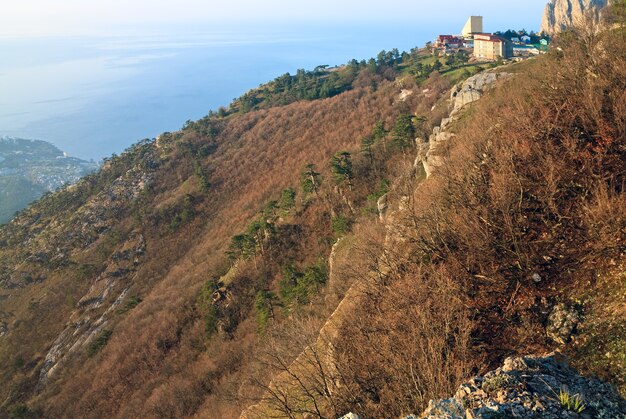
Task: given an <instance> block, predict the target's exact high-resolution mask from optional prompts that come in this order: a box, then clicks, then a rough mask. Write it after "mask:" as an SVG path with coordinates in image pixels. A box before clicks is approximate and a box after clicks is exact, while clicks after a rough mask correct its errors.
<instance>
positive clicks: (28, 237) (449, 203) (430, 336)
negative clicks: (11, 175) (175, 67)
mask: <svg viewBox="0 0 626 419" xmlns="http://www.w3.org/2000/svg"><path fill="white" fill-rule="evenodd" d="M617 35H618V34H613V33H611V32H606V33H600V34H598V35H595V34H594V36H593V37H592V38H590V39H587V38H584V36H587V35H585V34H581V35H580V37H568V38H567V39H564V40H558V39H557V40H555V45H556V46H558V47H559V48H555V49H554V50H552V51H551V52H550V53H549V54H547V55H545V56H542V57H539V58H537V59H535V60H530V61H527V62H523V63H518V64H511V65H507V66H506V67H504V68H499V69H495V70H494V71H493V72H482V74H480V75H477V76H474V78H472V79H471V80H469V81H468V83H467V84H466V85H461V86H456V87H454V88H453V84H454V83H455V82H457V81H462V79H464V78H467V77H469V76H471V75H472V74H471V72H475V71H479V72H481V70H483V68H482V67H479V66H478V65H475V64H472V65H466V64H464V63H460V64H458V63H457V64H458V65H459V66H460V67H457V68H449V67H448V66H447V64H446V66H445V67H443V65H442V69H441V70H442V71H441V73H438V72H433V71H432V65H431V63H432V62H433V58H432V56H431V55H430V54H428V53H427V52H426V51H418V50H414V51H412V53H411V54H399V53H394V52H392V53H389V54H385V53H381V55H379V58H378V59H376V60H372V61H370V62H362V63H359V62H351V63H350V64H348V65H347V66H345V67H342V68H340V69H336V70H334V71H336V72H337V76H334V78H332V79H331V77H330V76H329V75H328V73H326V72H323V74H318V75H309V76H305V75H302V74H300V75H299V76H294V77H293V78H290V77H287V79H288V80H287V81H285V80H283V81H281V82H279V83H275V84H272V83H270V84H269V85H267V86H265V87H263V88H262V89H259V90H256V91H255V92H254V93H251V94H249V95H246V96H245V98H246V100H245V101H244V100H243V99H242V100H240V101H235V102H234V104H233V106H231V107H230V108H229V109H223V110H222V111H220V112H218V113H211V114H210V115H209V116H207V117H206V118H203V119H201V120H200V121H196V122H189V123H187V124H186V125H185V127H184V128H183V129H182V130H181V131H178V132H174V133H164V134H163V135H161V136H160V137H159V138H158V139H155V140H146V141H143V142H141V143H138V144H136V145H135V146H133V147H131V148H129V149H128V150H127V151H126V152H125V153H123V154H122V155H120V156H117V157H114V158H112V159H110V160H108V161H107V162H106V163H105V164H104V166H103V168H102V169H101V170H100V171H99V172H98V173H96V174H93V175H91V176H88V177H86V178H85V179H83V180H82V181H80V182H79V183H78V184H77V185H76V186H73V187H70V188H66V189H64V190H62V191H60V192H57V193H55V194H51V195H49V196H46V197H44V198H43V199H42V200H40V201H39V202H37V203H36V204H34V205H32V206H30V207H29V208H28V209H26V210H25V211H23V212H22V213H21V214H20V215H19V216H18V217H16V219H14V220H13V221H12V222H11V223H9V224H8V225H6V226H3V227H2V228H0V381H1V382H3V383H7V385H3V386H2V387H0V403H1V409H2V410H0V416H11V415H12V416H15V417H46V418H56V417H85V418H91V417H93V418H96V417H105V416H111V417H155V418H156V417H216V418H217V417H220V418H221V417H237V416H238V415H240V414H241V413H242V412H244V411H245V412H246V413H245V414H246V415H249V416H248V417H254V415H255V414H258V415H259V416H260V417H267V411H266V410H265V408H266V407H267V406H268V404H269V408H270V409H271V410H272V413H276V414H277V416H278V417H301V416H304V415H313V417H336V416H339V415H341V414H344V413H346V412H348V411H353V412H356V413H358V414H360V415H362V416H363V417H393V416H399V415H406V414H410V413H412V412H417V411H421V410H422V409H423V408H424V407H425V405H426V403H427V401H428V399H430V398H441V397H445V396H448V393H449V392H450V391H453V389H455V388H456V387H457V386H458V385H459V384H460V383H461V382H463V381H466V379H467V378H468V376H469V375H471V374H473V373H480V372H484V371H487V370H489V369H492V368H493V367H495V366H496V365H499V364H500V363H501V361H502V360H503V359H505V358H506V357H508V356H511V355H516V354H524V355H525V354H527V353H529V352H530V353H538V352H542V351H546V350H552V349H555V348H557V347H558V348H561V349H563V350H564V351H566V352H567V353H568V354H569V355H571V356H572V359H573V362H574V363H575V365H576V366H577V367H579V368H581V364H582V366H583V367H584V369H585V372H589V373H593V374H600V375H602V376H603V377H605V378H606V379H607V380H610V381H611V382H612V383H614V384H616V385H618V386H620V390H621V391H622V392H623V391H624V374H623V371H624V370H625V369H624V368H623V365H624V364H623V360H624V359H626V357H624V355H625V354H626V352H625V351H624V348H625V347H626V346H624V333H623V332H622V330H624V327H625V325H624V320H623V319H624V317H623V307H624V306H625V304H626V301H625V300H624V299H625V298H626V295H625V294H624V285H623V279H624V275H623V262H624V254H625V252H624V248H623V247H624V246H623V245H622V244H623V243H624V242H625V241H624V240H626V238H625V237H624V235H625V234H626V228H625V227H624V226H625V225H626V223H625V222H624V220H626V215H625V213H624V208H626V206H625V205H624V200H625V198H624V191H623V184H624V176H625V174H626V169H625V167H626V152H625V150H626V148H625V146H624V144H625V141H626V138H625V137H626V122H625V121H626V105H625V104H626V95H625V93H624V92H625V91H626V86H625V85H624V83H625V82H624V80H626V75H625V74H624V71H625V70H624V69H626V56H625V51H626V48H625V46H624V39H623V38H622V37H620V36H617ZM607 45H610V46H611V48H607ZM599 57H601V58H602V59H599ZM452 62H453V63H454V61H452ZM427 66H428V67H427ZM426 68H428V69H429V70H430V71H427V70H426ZM496 72H503V73H506V75H502V76H496V75H495V73H496ZM297 80H299V81H298V82H296V81H297ZM346 80H349V81H350V83H349V84H345V83H344V82H346ZM520 80H523V82H520ZM327 82H329V83H332V84H333V85H334V86H335V87H336V89H331V88H330V87H329V85H326V87H325V88H324V89H321V86H323V85H324V84H325V83H327ZM492 82H493V83H495V84H494V86H495V88H494V89H489V88H488V85H490V84H491V83H492ZM335 83H338V84H336V85H335ZM346 83H347V82H346ZM290 86H291V87H290ZM294 86H295V87H294ZM341 86H343V87H341ZM346 86H348V87H346ZM470 88H471V89H474V90H471V91H468V89H470ZM291 89H295V91H293V90H291ZM307 89H311V90H309V91H307ZM331 92H332V93H331ZM465 93H467V94H468V97H471V98H476V97H479V96H481V99H480V100H478V101H475V102H472V103H471V104H470V105H469V106H463V104H459V106H456V105H457V99H458V101H459V102H464V101H466V100H465V99H466V98H465V97H463V95H464V94H465ZM320 95H321V96H320ZM320 97H321V99H320ZM244 103H245V105H244ZM416 138H417V139H416ZM339 239H340V240H339ZM607 291H610V292H607ZM320 330H321V331H322V335H321V336H320ZM602 330H604V331H610V333H599V332H598V331H602ZM597 348H602V351H608V352H610V356H605V355H606V353H607V352H604V353H600V351H599V350H598V349H597ZM605 348H606V349H605ZM585 360H593V362H588V363H585ZM294 365H295V366H298V368H296V369H293V368H292V366H294ZM301 366H304V367H302V368H300V367H301ZM581 369H582V368H581ZM284 377H287V378H286V379H284ZM277 389H278V390H279V391H277ZM251 405H254V406H256V407H258V408H259V409H260V410H258V411H255V410H256V409H252V411H251V410H246V409H247V408H248V407H249V406H251Z"/></svg>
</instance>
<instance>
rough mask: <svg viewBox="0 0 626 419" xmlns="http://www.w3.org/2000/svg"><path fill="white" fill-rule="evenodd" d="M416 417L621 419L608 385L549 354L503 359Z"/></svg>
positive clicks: (623, 405)
mask: <svg viewBox="0 0 626 419" xmlns="http://www.w3.org/2000/svg"><path fill="white" fill-rule="evenodd" d="M567 400H569V402H570V403H569V404H568V403H567ZM576 401H578V402H579V403H578V405H576V403H575V402H576ZM422 417H424V418H427V419H442V418H447V419H470V418H472V419H478V418H482V419H488V418H545V419H556V418H607V419H608V418H626V401H625V400H624V399H623V398H621V397H620V395H619V394H618V393H617V391H616V390H615V388H613V386H611V385H609V384H606V383H603V382H601V381H599V380H596V379H593V378H585V377H583V376H581V375H580V374H579V373H578V372H577V371H576V370H574V369H572V368H571V367H569V366H568V365H567V362H566V360H565V358H564V357H563V356H562V355H560V354H558V353H553V354H549V355H546V356H540V357H533V356H528V357H523V358H508V359H506V360H505V361H504V365H503V366H502V367H501V368H498V369H496V370H495V371H491V372H488V373H487V374H485V375H484V376H482V377H475V378H473V379H471V380H470V381H469V382H467V383H465V384H462V385H461V386H460V387H459V389H458V390H457V392H456V394H455V396H454V397H453V398H451V399H446V400H437V401H432V400H431V402H430V403H429V406H428V409H427V410H426V411H425V412H424V414H423V415H422Z"/></svg>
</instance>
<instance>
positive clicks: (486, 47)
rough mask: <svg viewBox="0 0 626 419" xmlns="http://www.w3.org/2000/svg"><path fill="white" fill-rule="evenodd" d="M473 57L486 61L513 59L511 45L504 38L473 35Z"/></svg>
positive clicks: (489, 35)
mask: <svg viewBox="0 0 626 419" xmlns="http://www.w3.org/2000/svg"><path fill="white" fill-rule="evenodd" d="M474 57H476V58H482V59H486V60H497V59H498V58H504V59H507V58H511V57H513V43H512V42H511V41H509V40H508V39H506V38H502V37H500V36H497V35H491V34H487V33H484V34H476V35H474Z"/></svg>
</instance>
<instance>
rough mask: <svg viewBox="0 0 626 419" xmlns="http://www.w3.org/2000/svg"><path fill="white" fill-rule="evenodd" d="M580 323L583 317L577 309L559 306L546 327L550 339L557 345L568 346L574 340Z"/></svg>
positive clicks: (563, 305)
mask: <svg viewBox="0 0 626 419" xmlns="http://www.w3.org/2000/svg"><path fill="white" fill-rule="evenodd" d="M580 321H581V316H580V314H579V313H578V311H576V309H574V308H571V307H568V306H566V305H565V304H558V305H556V306H555V307H554V309H553V310H552V312H551V313H550V316H549V317H548V325H547V327H546V332H547V334H548V337H549V338H550V339H552V340H553V341H555V342H557V343H560V344H566V343H567V342H569V341H570V339H571V338H572V335H573V334H574V332H575V331H576V327H577V326H578V323H580Z"/></svg>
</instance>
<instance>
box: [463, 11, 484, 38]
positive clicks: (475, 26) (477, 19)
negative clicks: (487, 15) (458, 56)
mask: <svg viewBox="0 0 626 419" xmlns="http://www.w3.org/2000/svg"><path fill="white" fill-rule="evenodd" d="M482 31H483V17H482V16H470V18H469V19H468V20H467V23H466V24H465V26H463V31H462V32H461V33H462V34H463V37H465V38H469V37H471V36H472V35H474V34H477V33H482Z"/></svg>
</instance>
